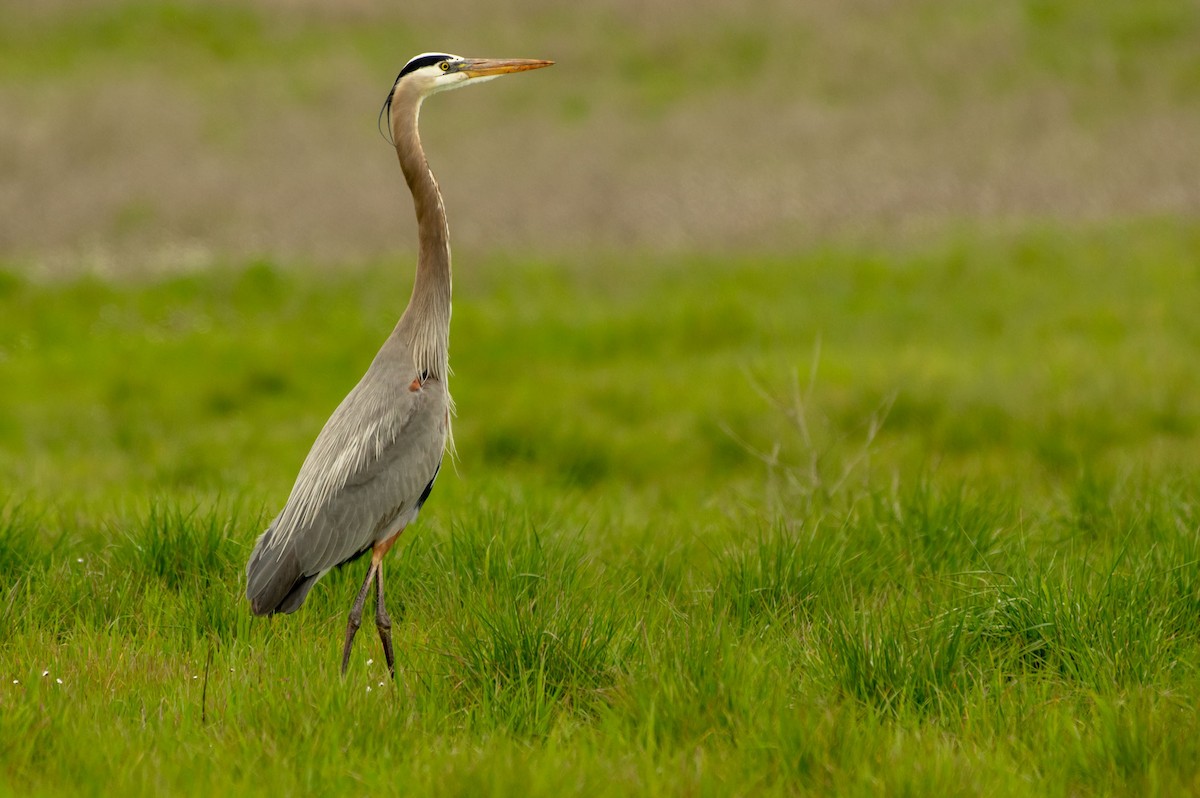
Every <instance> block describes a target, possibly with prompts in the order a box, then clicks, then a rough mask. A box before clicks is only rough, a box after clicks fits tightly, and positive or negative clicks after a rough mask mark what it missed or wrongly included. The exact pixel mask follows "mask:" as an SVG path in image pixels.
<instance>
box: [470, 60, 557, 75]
mask: <svg viewBox="0 0 1200 798" xmlns="http://www.w3.org/2000/svg"><path fill="white" fill-rule="evenodd" d="M553 63H554V62H553V61H542V60H540V59H537V58H468V59H466V61H465V62H464V63H463V65H462V66H461V67H459V68H458V71H459V72H462V73H464V74H465V75H466V76H467V77H469V78H483V77H491V76H495V75H507V74H508V73H509V72H526V71H528V70H530V69H541V68H542V67H548V66H550V65H551V64H553Z"/></svg>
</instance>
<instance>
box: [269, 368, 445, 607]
mask: <svg viewBox="0 0 1200 798" xmlns="http://www.w3.org/2000/svg"><path fill="white" fill-rule="evenodd" d="M387 371H388V370H386V369H379V370H376V369H375V368H374V367H373V368H372V369H370V370H368V372H367V374H366V375H365V376H364V377H363V379H362V381H361V382H359V384H358V385H356V386H355V387H354V390H352V391H351V392H350V393H349V394H348V395H347V396H346V398H345V399H344V400H342V403H341V404H340V405H339V406H338V408H337V410H335V411H334V413H333V415H332V416H330V418H329V421H327V422H326V423H325V427H324V428H323V429H322V430H321V433H320V434H319V435H318V436H317V439H316V441H315V442H314V443H313V446H312V449H311V450H310V451H309V453H308V456H307V457H306V458H305V460H304V464H303V465H302V466H301V468H300V473H299V475H298V476H297V477H296V483H295V485H294V486H293V487H292V492H291V495H290V496H289V497H288V500H287V503H286V504H285V505H284V507H283V510H282V511H281V512H280V513H279V516H278V517H276V519H275V520H274V521H273V522H272V523H271V525H270V526H269V527H268V528H267V530H266V532H264V533H263V535H262V536H261V537H260V538H259V539H258V543H257V544H256V545H255V548H254V553H253V554H252V555H251V557H250V562H249V564H248V565H247V567H246V575H247V584H246V595H247V597H248V598H249V599H250V603H251V609H252V611H253V612H255V613H256V614H265V613H270V612H274V611H277V610H278V611H284V612H291V611H293V610H295V609H297V608H299V606H300V603H301V602H303V600H304V595H305V594H306V593H307V592H308V588H310V587H311V586H312V584H313V583H315V581H316V580H317V579H318V578H320V576H321V575H323V574H324V573H325V572H326V571H328V570H330V569H331V568H333V567H335V566H337V565H339V564H341V563H343V562H345V561H347V560H349V559H353V558H354V557H355V556H357V555H359V554H361V553H363V552H364V551H366V550H367V549H369V548H370V547H371V546H373V545H374V544H375V543H376V541H378V540H380V539H381V538H382V537H383V536H385V535H386V534H387V532H388V531H389V529H391V528H392V527H393V526H395V525H396V523H397V522H400V521H403V520H404V519H405V518H411V516H412V515H413V514H414V513H415V512H416V509H417V507H418V505H419V502H420V501H421V500H422V496H423V495H428V494H427V492H426V491H427V489H428V488H429V487H430V486H431V485H432V481H433V478H434V476H435V475H436V473H437V470H438V467H439V466H440V465H441V461H442V453H443V451H444V449H445V445H446V437H447V432H448V425H449V417H448V411H449V404H450V398H449V394H448V393H447V391H446V386H445V383H444V382H442V381H441V380H439V379H436V378H430V379H428V380H426V381H425V383H424V384H423V385H421V387H420V388H419V389H418V390H411V387H412V381H413V380H414V379H415V378H416V377H417V374H416V370H415V369H413V368H411V367H410V368H404V369H393V370H391V371H393V372H395V373H393V374H390V375H389V374H387V373H386V372H387ZM297 591H298V593H297Z"/></svg>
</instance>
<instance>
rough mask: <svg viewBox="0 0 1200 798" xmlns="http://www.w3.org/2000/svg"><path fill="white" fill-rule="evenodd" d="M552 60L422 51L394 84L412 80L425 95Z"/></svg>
mask: <svg viewBox="0 0 1200 798" xmlns="http://www.w3.org/2000/svg"><path fill="white" fill-rule="evenodd" d="M553 63H554V62H553V61H542V60H538V59H532V58H463V57H462V56H461V55H450V54H449V53H422V54H421V55H418V56H417V57H416V58H413V59H412V60H411V61H409V62H408V63H407V64H405V65H404V68H403V69H401V70H400V74H399V75H397V76H396V84H395V85H399V83H400V81H402V80H403V81H411V82H413V83H414V84H415V86H416V88H417V90H418V91H419V92H420V93H421V94H422V95H424V96H428V95H430V94H434V93H436V92H439V91H445V90H446V89H457V88H460V87H462V86H466V85H468V84H474V83H483V82H484V81H486V80H491V79H492V78H495V77H499V76H500V75H507V74H509V73H511V72H526V71H528V70H530V69H541V68H542V67H548V66H550V65H551V64H553ZM395 85H394V86H393V89H394V88H395Z"/></svg>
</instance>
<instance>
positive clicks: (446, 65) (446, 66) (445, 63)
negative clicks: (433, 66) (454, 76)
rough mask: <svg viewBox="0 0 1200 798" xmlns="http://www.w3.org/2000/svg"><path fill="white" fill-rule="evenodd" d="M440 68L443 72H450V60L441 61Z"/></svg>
mask: <svg viewBox="0 0 1200 798" xmlns="http://www.w3.org/2000/svg"><path fill="white" fill-rule="evenodd" d="M438 69H440V70H442V71H443V72H449V71H450V62H449V61H443V62H441V63H440V64H438Z"/></svg>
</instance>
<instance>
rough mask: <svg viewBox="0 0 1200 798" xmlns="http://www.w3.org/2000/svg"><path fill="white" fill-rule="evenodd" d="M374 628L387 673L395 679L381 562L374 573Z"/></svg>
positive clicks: (389, 619) (390, 631)
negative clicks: (381, 645) (379, 642)
mask: <svg viewBox="0 0 1200 798" xmlns="http://www.w3.org/2000/svg"><path fill="white" fill-rule="evenodd" d="M375 628H376V629H378V630H379V639H380V640H381V641H382V642H383V657H384V659H386V660H387V666H388V673H390V674H391V676H392V678H393V679H395V678H396V656H395V654H393V653H392V619H391V616H389V615H388V612H387V608H386V607H384V606H383V561H382V560H381V561H380V562H379V567H378V569H377V570H376V573H375Z"/></svg>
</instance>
